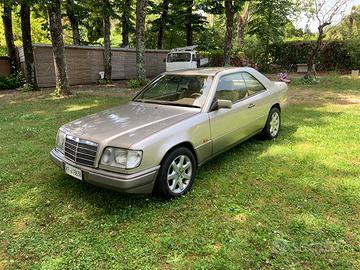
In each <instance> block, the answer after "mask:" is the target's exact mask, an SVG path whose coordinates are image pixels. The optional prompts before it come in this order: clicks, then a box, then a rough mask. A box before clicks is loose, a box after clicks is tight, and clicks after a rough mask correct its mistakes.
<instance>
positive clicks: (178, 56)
mask: <svg viewBox="0 0 360 270" xmlns="http://www.w3.org/2000/svg"><path fill="white" fill-rule="evenodd" d="M190 61H191V54H190V53H169V54H168V57H167V62H190Z"/></svg>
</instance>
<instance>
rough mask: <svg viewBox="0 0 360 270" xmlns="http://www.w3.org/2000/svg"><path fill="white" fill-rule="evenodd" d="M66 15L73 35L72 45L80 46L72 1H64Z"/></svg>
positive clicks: (77, 24)
mask: <svg viewBox="0 0 360 270" xmlns="http://www.w3.org/2000/svg"><path fill="white" fill-rule="evenodd" d="M66 14H67V16H68V18H69V20H70V24H71V30H72V34H73V44H74V45H80V31H79V23H78V20H77V18H76V15H75V11H74V0H66Z"/></svg>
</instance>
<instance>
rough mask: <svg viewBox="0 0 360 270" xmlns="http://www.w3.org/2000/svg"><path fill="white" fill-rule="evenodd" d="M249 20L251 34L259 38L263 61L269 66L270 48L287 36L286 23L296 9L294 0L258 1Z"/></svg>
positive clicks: (265, 66) (264, 64) (263, 63)
mask: <svg viewBox="0 0 360 270" xmlns="http://www.w3.org/2000/svg"><path fill="white" fill-rule="evenodd" d="M252 8H253V12H252V17H251V20H250V22H249V34H250V35H255V36H256V37H257V39H258V40H259V43H260V47H261V48H262V52H261V63H260V64H262V65H263V67H264V68H267V67H268V65H269V60H270V48H271V46H272V45H273V44H276V43H278V42H281V41H282V40H283V38H284V36H285V25H286V24H287V23H288V22H289V17H290V16H291V15H292V14H293V13H294V12H295V11H296V9H295V5H294V1H293V0H272V1H258V2H255V3H254V4H253V7H252Z"/></svg>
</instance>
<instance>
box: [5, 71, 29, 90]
mask: <svg viewBox="0 0 360 270" xmlns="http://www.w3.org/2000/svg"><path fill="white" fill-rule="evenodd" d="M23 83H24V79H23V76H22V74H21V72H16V73H13V74H11V75H9V76H6V77H0V90H4V89H5V90H6V89H15V88H19V87H21V86H22V85H23Z"/></svg>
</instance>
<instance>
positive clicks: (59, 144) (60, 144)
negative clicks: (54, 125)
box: [56, 129, 66, 153]
mask: <svg viewBox="0 0 360 270" xmlns="http://www.w3.org/2000/svg"><path fill="white" fill-rule="evenodd" d="M65 136H66V135H65V133H64V132H62V131H61V130H60V129H59V130H58V132H57V135H56V148H57V149H59V150H60V151H61V152H63V153H64V148H65Z"/></svg>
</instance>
